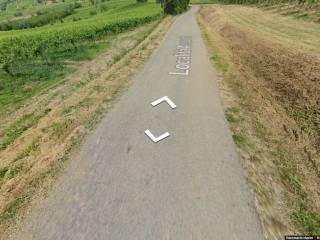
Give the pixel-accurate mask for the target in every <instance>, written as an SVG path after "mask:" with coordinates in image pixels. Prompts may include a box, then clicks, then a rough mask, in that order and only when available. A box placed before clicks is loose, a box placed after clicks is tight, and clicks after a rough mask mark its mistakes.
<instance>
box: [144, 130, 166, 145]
mask: <svg viewBox="0 0 320 240" xmlns="http://www.w3.org/2000/svg"><path fill="white" fill-rule="evenodd" d="M144 133H145V134H147V136H148V137H149V138H151V140H152V141H153V142H155V143H156V142H159V141H161V140H162V139H165V138H166V137H169V136H170V133H168V132H166V133H164V134H162V135H161V136H159V137H155V136H154V135H153V134H152V133H151V132H150V130H149V129H147V130H145V131H144Z"/></svg>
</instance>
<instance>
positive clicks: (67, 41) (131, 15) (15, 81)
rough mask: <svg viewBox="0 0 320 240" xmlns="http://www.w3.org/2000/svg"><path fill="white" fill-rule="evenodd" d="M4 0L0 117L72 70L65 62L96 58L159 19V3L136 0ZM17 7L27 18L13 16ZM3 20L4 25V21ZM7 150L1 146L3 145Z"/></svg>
mask: <svg viewBox="0 0 320 240" xmlns="http://www.w3.org/2000/svg"><path fill="white" fill-rule="evenodd" d="M17 4H18V3H17V2H16V1H11V0H0V9H2V8H1V6H4V5H5V6H6V10H2V12H1V14H2V13H5V14H4V15H5V16H2V15H0V16H1V17H0V30H10V29H16V30H11V31H0V105H1V106H2V109H1V110H0V113H1V114H2V113H3V114H5V113H6V112H7V111H13V110H14V109H16V108H18V107H20V106H21V105H22V104H23V103H24V102H25V100H26V99H28V98H30V97H32V96H34V95H35V94H37V93H39V92H40V91H42V90H45V89H48V88H49V87H50V86H52V85H53V84H56V83H57V82H58V81H62V80H63V79H64V76H65V75H66V74H67V73H69V72H70V71H73V69H72V67H71V68H70V67H68V65H67V64H66V63H65V62H66V61H67V60H68V61H70V60H71V61H80V60H90V59H93V58H94V57H95V56H96V55H97V54H98V53H100V52H101V51H103V50H104V49H106V48H107V47H108V38H109V37H110V36H112V35H114V34H118V33H120V32H124V31H127V30H130V29H132V28H134V27H137V26H139V25H141V24H144V23H148V22H151V21H154V20H156V19H159V18H160V17H161V15H162V10H161V7H160V4H156V3H155V2H154V1H152V2H147V3H136V2H135V1H133V0H121V1H118V0H108V1H106V0H100V1H93V2H92V1H87V0H84V1H78V2H77V1H76V2H75V1H71V0H64V1H54V2H53V3H51V4H46V3H45V2H42V1H38V2H37V3H35V2H34V1H30V0H26V1H23V3H21V4H20V5H17ZM17 9H19V11H21V13H22V17H23V18H21V19H20V18H17V19H16V18H15V16H14V13H16V10H17ZM2 17H5V19H6V21H1V18H2ZM1 146H2V147H3V144H2V145H1Z"/></svg>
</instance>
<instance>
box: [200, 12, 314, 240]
mask: <svg viewBox="0 0 320 240" xmlns="http://www.w3.org/2000/svg"><path fill="white" fill-rule="evenodd" d="M250 11H253V12H254V13H253V14H252V15H251V14H250ZM256 11H258V10H251V9H250V8H248V7H246V8H244V7H236V6H216V7H211V8H210V7H203V8H202V9H201V11H200V15H199V24H200V26H201V29H202V33H203V38H204V39H205V42H206V44H207V47H208V50H209V53H210V55H211V60H212V63H213V65H214V67H215V69H216V70H217V71H218V72H220V75H221V77H220V82H219V85H220V88H221V94H222V97H223V100H224V105H225V108H226V118H227V120H228V122H229V124H230V128H231V130H232V131H233V139H234V141H235V143H236V145H237V146H238V149H239V152H240V155H241V160H242V164H243V166H244V168H245V170H246V174H247V177H248V180H249V182H250V184H251V186H252V188H253V189H254V191H255V193H256V196H257V199H258V203H259V204H258V206H257V208H258V211H259V213H260V216H261V219H262V223H263V227H264V231H265V235H266V239H277V238H282V237H283V235H285V234H288V233H304V234H314V235H319V233H320V211H319V201H318V200H319V195H318V193H316V192H315V189H317V188H318V183H319V176H318V174H317V172H318V171H317V170H318V167H315V166H316V165H317V164H319V162H318V160H317V156H318V154H319V152H318V150H317V148H316V144H315V142H316V139H317V133H316V130H315V128H313V127H310V126H311V125H312V124H308V122H310V119H313V114H311V115H307V116H306V115H305V114H303V116H305V117H304V118H303V121H301V120H299V118H297V117H296V116H294V115H292V114H291V111H290V109H291V110H292V109H300V111H302V112H304V113H305V112H306V110H307V109H309V108H312V105H311V104H312V103H313V102H312V101H310V102H307V101H305V102H303V104H302V102H301V101H300V104H301V105H300V106H298V105H299V104H298V102H299V101H296V102H295V104H294V103H293V102H290V101H288V99H289V98H288V96H289V95H290V94H291V97H295V96H300V95H299V94H297V95H292V92H294V91H299V90H298V88H301V89H303V88H304V87H306V84H304V85H303V86H302V85H301V86H300V85H299V84H298V82H301V80H299V78H300V77H299V75H297V74H295V73H294V72H295V70H294V69H288V68H287V67H286V66H285V65H282V64H281V63H280V62H281V61H282V59H281V58H282V57H283V56H286V55H288V56H290V54H291V50H290V49H291V47H292V46H293V45H291V41H292V39H296V36H297V35H300V37H302V39H306V35H304V36H303V33H302V29H301V32H300V29H299V25H300V24H301V23H299V22H294V21H293V20H290V19H289V20H288V21H287V22H284V20H283V19H282V18H281V17H277V16H276V15H272V17H271V16H270V15H268V13H265V12H262V11H259V13H258V12H256ZM256 17H257V19H256V21H254V22H252V20H253V18H256ZM258 18H259V19H260V20H261V24H260V20H258ZM271 22H278V23H277V24H273V25H271ZM291 23H292V25H291ZM303 24H304V23H303ZM279 25H281V29H282V32H283V33H286V32H290V33H292V32H294V31H295V30H294V29H296V32H295V34H293V35H291V34H288V35H285V34H284V35H282V36H281V37H279V36H278V35H277V34H278V27H279V29H280V26H279ZM284 25H286V26H284ZM266 26H268V30H266ZM271 29H272V30H271ZM315 29H317V26H314V27H312V26H311V27H310V29H308V32H309V34H310V33H312V31H314V30H315ZM265 30H266V31H268V33H267V34H266V35H261V33H262V32H263V31H265ZM314 33H315V34H317V33H316V32H314ZM262 36H264V37H262ZM310 36H311V35H309V37H308V38H309V40H310V41H309V42H308V45H305V46H303V47H301V46H300V49H303V50H301V52H300V53H299V56H296V57H295V58H294V59H295V60H296V63H295V64H293V65H294V66H295V67H297V66H299V69H300V70H301V71H304V70H303V69H304V68H307V66H306V65H304V63H305V61H306V60H305V59H306V58H308V59H309V60H308V61H309V62H310V64H311V65H313V64H312V63H314V64H316V61H317V60H316V58H314V57H311V56H312V55H310V52H309V50H310V49H311V48H313V47H314V46H315V45H317V44H318V42H317V41H311V39H316V37H315V38H310ZM235 38H236V39H235ZM284 39H285V40H284ZM300 41H301V40H300ZM279 42H280V43H279ZM297 43H299V44H300V42H297V41H296V42H295V44H297ZM301 44H302V45H304V41H303V40H302V41H301ZM276 52H277V53H276ZM279 52H281V55H278V53H279ZM273 53H276V54H274V55H273ZM285 58H286V57H285ZM286 59H287V60H286V61H288V58H286ZM287 63H288V62H287ZM271 66H272V67H271ZM273 67H274V68H273ZM275 73H276V74H275ZM278 73H281V77H280V76H274V75H277V74H278ZM315 76H316V77H315V78H320V75H319V73H318V72H317V74H316V75H315ZM304 79H305V78H304ZM309 79H312V77H311V76H309ZM309 79H305V81H308V80H309ZM276 80H281V81H283V82H286V81H287V82H286V85H285V86H286V88H290V87H291V86H292V87H293V88H295V89H294V90H293V89H292V90H291V91H281V92H280V91H279V89H280V85H281V84H284V83H283V82H282V83H281V82H273V81H276ZM295 82H297V84H295ZM273 84H274V85H273ZM275 86H277V87H275ZM308 86H310V87H311V86H312V85H308ZM311 88H312V89H318V84H317V83H316V84H314V85H313V86H312V87H311ZM275 92H276V94H275ZM286 94H288V95H286ZM312 96H313V95H312ZM307 104H309V105H308V106H307ZM289 106H290V107H289ZM313 113H314V112H313ZM311 121H312V120H311ZM305 125H307V126H309V127H303V126H305ZM308 152H309V154H308ZM311 152H312V154H311ZM308 155H309V156H308Z"/></svg>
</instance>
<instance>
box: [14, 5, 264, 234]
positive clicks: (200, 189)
mask: <svg viewBox="0 0 320 240" xmlns="http://www.w3.org/2000/svg"><path fill="white" fill-rule="evenodd" d="M197 10H198V8H197V7H192V9H191V10H190V11H188V12H187V13H185V14H183V15H181V16H180V17H179V18H178V19H177V20H176V22H175V23H174V24H173V26H172V27H171V29H170V31H169V32H168V34H167V36H166V38H165V39H164V41H163V42H162V44H161V45H160V47H159V49H158V50H157V51H156V52H155V53H154V54H153V56H152V58H151V59H150V60H149V62H148V63H147V64H146V66H145V68H144V70H143V71H142V72H141V73H140V74H139V75H138V76H136V78H135V80H134V83H133V85H132V86H131V87H130V89H129V90H128V91H127V92H126V93H125V94H124V95H123V97H122V98H121V100H120V101H119V102H118V103H117V104H116V105H115V106H114V108H113V110H111V111H110V113H109V114H108V115H107V117H106V118H105V119H104V120H103V122H102V123H101V125H100V126H99V127H98V129H97V130H96V131H95V132H94V133H93V134H92V135H91V136H90V137H89V139H88V140H87V142H86V144H85V146H84V147H83V149H82V151H81V153H80V157H79V158H78V159H75V160H74V161H73V162H72V163H71V165H70V166H69V167H68V169H67V171H66V174H65V175H64V176H62V177H61V179H59V180H58V183H57V184H56V187H54V189H53V190H52V191H51V192H50V194H49V196H48V199H46V200H45V201H44V202H43V203H41V204H39V205H38V206H36V207H35V208H34V209H33V211H32V212H31V214H30V216H29V217H27V219H26V221H25V225H24V227H23V229H22V230H21V231H20V232H19V233H18V234H17V236H15V237H14V239H23V240H26V239H35V240H40V239H41V240H42V239H43V240H47V239H50V240H60V239H63V240H84V239H86V240H87V239H88V240H89V239H90V240H96V239H99V240H100V239H101V240H102V239H104V240H109V239H110V240H123V239H130V240H131V239H136V240H144V239H145V240H153V239H154V240H159V239H173V240H188V239H196V240H205V239H208V240H209V239H210V240H214V239H216V240H224V239H226V240H233V239H237V240H260V239H263V236H262V230H261V225H260V222H259V218H258V216H257V213H256V210H255V206H254V198H253V194H252V193H251V191H250V190H249V187H248V185H247V182H246V179H245V177H244V174H243V170H242V168H241V165H240V162H239V158H238V155H237V153H236V150H235V146H234V144H233V141H232V137H231V133H230V131H229V129H228V125H227V122H226V119H225V117H224V114H223V109H222V105H221V101H220V98H219V92H218V88H217V82H216V80H217V77H216V75H215V73H214V70H213V69H212V66H211V64H210V62H209V56H208V54H207V50H206V48H205V46H204V43H203V40H202V38H201V34H200V30H199V27H198V25H197V22H196V12H197ZM181 39H183V40H184V41H185V40H186V39H187V40H191V42H190V43H186V45H187V44H189V45H190V47H191V63H190V64H189V65H190V69H189V70H190V71H189V75H187V76H183V75H170V74H168V73H169V72H176V71H178V70H179V69H176V68H175V66H176V64H177V56H176V54H177V51H180V50H179V49H177V48H178V45H179V44H180V45H181V44H182V43H181ZM179 42H180V43H179ZM183 44H184V43H183ZM189 52H190V51H189ZM180 60H181V59H180ZM183 60H187V58H184V59H183ZM163 96H168V97H169V98H170V99H171V100H172V101H173V102H174V104H175V105H176V106H177V107H176V108H175V109H172V108H171V107H170V106H169V105H168V104H166V103H165V102H163V103H160V104H159V105H157V106H155V107H153V106H151V102H153V101H154V100H157V99H158V98H160V97H163ZM147 129H149V130H150V132H152V134H154V135H155V137H158V136H159V135H161V134H163V133H165V132H169V133H170V136H169V137H167V138H165V139H163V140H161V141H159V142H157V143H154V142H153V141H152V140H151V139H150V138H149V137H148V136H147V135H146V134H145V133H144V131H145V130H147Z"/></svg>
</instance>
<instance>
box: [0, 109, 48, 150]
mask: <svg viewBox="0 0 320 240" xmlns="http://www.w3.org/2000/svg"><path fill="white" fill-rule="evenodd" d="M42 116H43V114H40V115H34V114H27V115H24V116H23V117H21V118H20V119H18V120H17V121H15V122H14V123H12V124H11V125H10V126H9V127H8V128H7V129H5V130H4V131H3V133H1V134H0V136H1V141H0V150H4V149H6V148H7V146H8V145H10V144H11V143H13V142H14V141H15V140H16V139H17V138H18V137H19V136H21V134H22V133H24V132H25V131H26V130H27V129H29V128H30V127H32V126H34V125H35V124H37V123H38V121H39V119H40V118H41V117H42ZM2 134H3V135H2Z"/></svg>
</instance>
